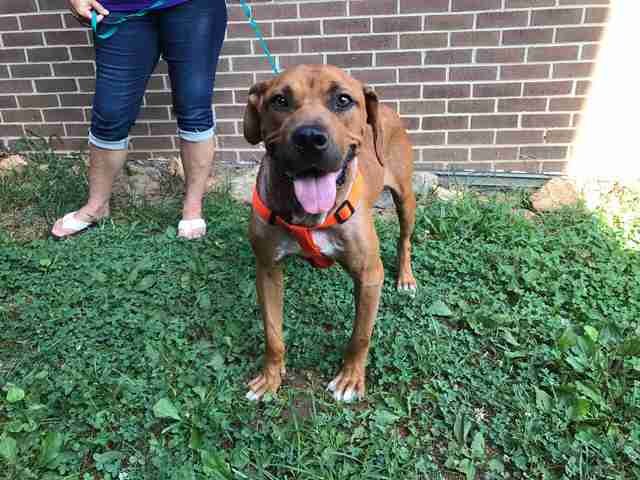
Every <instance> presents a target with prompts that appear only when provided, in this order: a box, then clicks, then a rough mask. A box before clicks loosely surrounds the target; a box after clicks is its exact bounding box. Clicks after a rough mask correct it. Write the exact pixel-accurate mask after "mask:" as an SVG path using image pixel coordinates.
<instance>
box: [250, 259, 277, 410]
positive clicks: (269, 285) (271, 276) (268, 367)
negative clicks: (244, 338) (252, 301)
mask: <svg viewBox="0 0 640 480" xmlns="http://www.w3.org/2000/svg"><path fill="white" fill-rule="evenodd" d="M256 289H257V292H258V302H259V303H260V310H261V313H262V321H263V324H264V336H265V344H266V349H265V355H264V364H263V366H262V373H261V374H260V375H258V376H257V377H256V378H255V379H253V380H252V381H251V382H249V392H248V393H247V398H248V399H249V400H259V399H260V398H261V397H262V396H263V395H264V394H265V393H266V392H271V393H276V391H277V390H278V387H280V383H281V381H282V375H283V374H284V351H285V346H284V340H283V337H282V305H283V290H284V276H283V273H282V266H281V265H273V264H269V265H264V264H263V263H262V262H260V261H258V262H257V266H256Z"/></svg>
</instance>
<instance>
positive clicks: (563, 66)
mask: <svg viewBox="0 0 640 480" xmlns="http://www.w3.org/2000/svg"><path fill="white" fill-rule="evenodd" d="M594 68H595V63H592V62H585V63H556V64H555V65H554V66H553V78H584V77H590V76H591V74H592V73H593V69H594Z"/></svg>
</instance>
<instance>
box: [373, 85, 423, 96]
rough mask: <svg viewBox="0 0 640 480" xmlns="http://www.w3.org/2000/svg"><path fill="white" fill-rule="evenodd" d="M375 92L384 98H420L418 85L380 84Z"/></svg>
mask: <svg viewBox="0 0 640 480" xmlns="http://www.w3.org/2000/svg"><path fill="white" fill-rule="evenodd" d="M376 92H377V93H378V94H379V95H380V97H381V98H384V99H385V100H387V99H406V98H420V85H382V86H379V87H376Z"/></svg>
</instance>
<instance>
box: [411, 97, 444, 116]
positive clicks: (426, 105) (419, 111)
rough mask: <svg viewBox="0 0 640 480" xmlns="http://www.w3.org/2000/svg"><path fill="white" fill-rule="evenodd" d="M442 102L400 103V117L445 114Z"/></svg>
mask: <svg viewBox="0 0 640 480" xmlns="http://www.w3.org/2000/svg"><path fill="white" fill-rule="evenodd" d="M445 106H446V103H445V102H444V101H435V100H434V101H420V102H416V101H413V102H400V114H401V115H435V114H437V113H444V112H445Z"/></svg>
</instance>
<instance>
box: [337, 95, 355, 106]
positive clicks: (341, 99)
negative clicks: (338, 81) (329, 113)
mask: <svg viewBox="0 0 640 480" xmlns="http://www.w3.org/2000/svg"><path fill="white" fill-rule="evenodd" d="M351 105H353V98H351V97H350V96H349V95H347V94H346V93H343V94H341V95H338V98H336V106H337V107H338V108H339V109H342V110H344V109H346V108H349V107H350V106H351Z"/></svg>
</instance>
